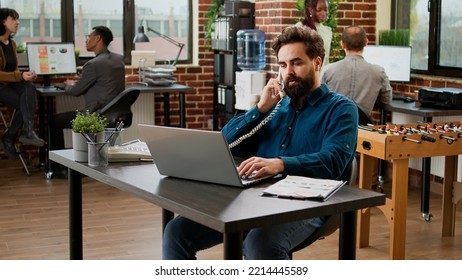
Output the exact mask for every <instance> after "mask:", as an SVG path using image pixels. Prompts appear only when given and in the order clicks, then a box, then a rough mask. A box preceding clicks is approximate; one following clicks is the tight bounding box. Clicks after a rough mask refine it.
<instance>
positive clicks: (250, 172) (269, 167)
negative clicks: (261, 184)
mask: <svg viewBox="0 0 462 280" xmlns="http://www.w3.org/2000/svg"><path fill="white" fill-rule="evenodd" d="M238 171H239V176H241V178H249V177H253V178H260V177H264V176H271V175H273V176H274V175H277V174H279V173H282V172H283V171H284V162H283V161H282V159H280V158H261V157H251V158H249V159H246V160H245V161H243V162H242V163H241V165H239V168H238Z"/></svg>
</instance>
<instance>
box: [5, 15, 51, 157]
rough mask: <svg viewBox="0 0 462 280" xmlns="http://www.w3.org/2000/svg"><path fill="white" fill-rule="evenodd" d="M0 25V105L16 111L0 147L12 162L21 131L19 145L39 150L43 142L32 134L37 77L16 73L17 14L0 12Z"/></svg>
mask: <svg viewBox="0 0 462 280" xmlns="http://www.w3.org/2000/svg"><path fill="white" fill-rule="evenodd" d="M0 21H1V24H0V46H1V48H0V103H3V104H5V105H7V106H9V107H11V108H14V109H16V113H15V115H14V116H13V121H12V123H11V125H10V127H9V128H8V130H7V131H6V132H5V133H4V134H3V137H1V138H0V139H1V141H0V146H3V150H4V152H5V154H6V155H7V156H8V158H9V159H16V158H17V153H16V148H15V146H14V143H15V141H16V136H17V134H18V132H19V130H20V129H21V127H22V128H23V129H22V134H21V136H20V137H19V141H20V142H22V143H23V144H29V145H34V146H43V145H44V143H45V142H44V141H43V140H42V139H40V138H39V137H38V136H37V135H36V134H35V132H34V113H35V102H36V100H35V94H36V91H35V87H34V85H33V84H32V81H34V80H35V78H37V75H36V74H35V73H33V72H21V71H19V70H18V58H17V56H16V43H15V42H14V40H13V34H15V33H16V32H17V31H18V27H19V14H18V13H17V12H16V11H15V10H13V9H8V8H0ZM23 124H24V126H23Z"/></svg>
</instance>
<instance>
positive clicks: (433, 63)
mask: <svg viewBox="0 0 462 280" xmlns="http://www.w3.org/2000/svg"><path fill="white" fill-rule="evenodd" d="M427 1H428V2H427V4H428V5H429V11H428V12H429V26H428V28H429V34H428V65H427V70H421V69H411V73H413V74H426V75H436V76H447V77H458V78H461V77H462V66H461V67H449V66H441V65H439V64H438V60H439V57H438V56H439V53H440V52H439V49H440V35H441V34H440V33H441V9H442V8H441V7H442V1H443V0H427ZM399 2H400V1H399V0H394V1H392V21H391V22H392V23H393V24H392V28H399V27H398V26H397V25H398V23H397V18H396V17H398V16H402V15H403V12H402V11H401V12H400V11H399V9H400V7H402V6H403V5H401V4H400V3H399ZM408 16H409V14H408Z"/></svg>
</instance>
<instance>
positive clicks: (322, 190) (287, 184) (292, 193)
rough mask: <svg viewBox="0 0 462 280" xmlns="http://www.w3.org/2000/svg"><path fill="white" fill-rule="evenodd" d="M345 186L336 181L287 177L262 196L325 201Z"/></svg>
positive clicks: (266, 190) (341, 182)
mask: <svg viewBox="0 0 462 280" xmlns="http://www.w3.org/2000/svg"><path fill="white" fill-rule="evenodd" d="M345 184H346V182H344V181H338V180H326V179H316V178H309V177H302V176H290V175H289V176H287V177H286V178H285V179H283V180H281V181H278V182H277V183H275V184H273V185H271V186H269V187H268V188H266V189H265V190H264V191H263V193H262V195H263V196H273V197H280V198H294V199H314V200H321V201H325V200H327V199H328V198H329V197H331V196H332V195H333V194H334V193H335V192H336V191H337V190H339V189H340V188H341V187H342V186H343V185H345Z"/></svg>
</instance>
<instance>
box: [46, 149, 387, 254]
mask: <svg viewBox="0 0 462 280" xmlns="http://www.w3.org/2000/svg"><path fill="white" fill-rule="evenodd" d="M50 159H51V160H53V161H56V162H58V163H60V164H62V165H65V166H67V167H69V237H70V258H71V259H82V258H83V249H82V240H83V237H82V178H81V177H82V174H84V175H86V176H89V177H91V178H93V179H95V180H98V181H100V182H103V183H105V184H108V185H111V186H113V187H115V188H117V189H119V190H121V191H124V192H127V193H129V194H132V195H135V196H137V197H139V198H142V199H144V200H146V201H148V202H151V203H153V204H156V205H158V206H160V207H162V208H163V221H162V222H163V225H164V226H165V224H166V223H167V222H168V221H169V220H170V219H172V218H173V213H177V214H179V215H182V216H184V217H186V218H189V219H191V220H193V221H196V222H198V223H201V224H203V225H205V226H208V227H210V228H212V229H215V230H217V231H219V232H222V233H223V237H224V258H225V259H242V239H243V232H244V231H246V230H248V229H251V228H255V227H262V226H267V225H272V224H277V223H285V222H290V221H295V220H300V219H306V218H310V217H318V216H325V215H341V225H340V239H339V258H340V259H354V258H355V257H356V216H357V215H356V214H357V211H356V210H358V209H362V208H367V207H372V206H378V205H383V204H384V203H385V196H384V195H383V194H380V193H377V192H372V191H368V190H361V189H358V188H353V187H349V186H345V187H343V188H342V189H340V190H339V191H338V192H337V193H336V194H335V195H334V196H333V197H331V198H330V199H329V200H328V201H326V202H316V201H302V200H290V199H278V198H270V197H261V196H260V195H259V194H260V193H261V192H262V189H263V188H264V187H265V186H266V185H262V186H260V187H255V188H248V189H241V188H235V187H227V186H222V185H215V184H206V183H201V182H196V181H189V180H182V179H175V178H170V177H164V176H162V175H160V174H159V173H158V171H157V169H156V167H155V165H154V164H153V163H130V164H127V163H117V164H115V163H110V164H109V166H108V167H106V168H90V167H88V166H87V165H86V164H82V163H78V162H75V161H74V160H73V152H72V150H71V149H70V150H59V151H51V152H50Z"/></svg>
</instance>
